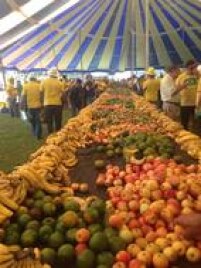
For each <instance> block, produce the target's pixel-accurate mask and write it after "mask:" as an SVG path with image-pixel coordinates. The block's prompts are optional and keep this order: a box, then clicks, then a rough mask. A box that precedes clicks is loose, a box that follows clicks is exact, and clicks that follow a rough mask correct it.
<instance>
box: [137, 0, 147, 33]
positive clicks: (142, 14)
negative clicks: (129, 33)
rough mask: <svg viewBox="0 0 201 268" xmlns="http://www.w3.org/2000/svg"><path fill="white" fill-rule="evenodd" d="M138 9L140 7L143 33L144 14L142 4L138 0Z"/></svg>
mask: <svg viewBox="0 0 201 268" xmlns="http://www.w3.org/2000/svg"><path fill="white" fill-rule="evenodd" d="M139 7H140V15H141V21H142V27H143V30H144V31H145V23H146V17H145V12H144V9H143V4H142V1H141V0H139Z"/></svg>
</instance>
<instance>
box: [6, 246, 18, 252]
mask: <svg viewBox="0 0 201 268" xmlns="http://www.w3.org/2000/svg"><path fill="white" fill-rule="evenodd" d="M7 248H8V251H9V252H11V253H16V252H19V251H20V250H21V247H20V246H18V245H12V246H7Z"/></svg>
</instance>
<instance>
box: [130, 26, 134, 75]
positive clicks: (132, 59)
mask: <svg viewBox="0 0 201 268" xmlns="http://www.w3.org/2000/svg"><path fill="white" fill-rule="evenodd" d="M130 34H131V75H133V74H134V51H133V50H134V44H133V43H134V42H133V33H132V31H131V33H130Z"/></svg>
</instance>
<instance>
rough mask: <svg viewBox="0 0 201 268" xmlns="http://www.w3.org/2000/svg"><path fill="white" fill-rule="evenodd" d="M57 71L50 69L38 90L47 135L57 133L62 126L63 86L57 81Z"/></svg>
mask: <svg viewBox="0 0 201 268" xmlns="http://www.w3.org/2000/svg"><path fill="white" fill-rule="evenodd" d="M58 75H59V74H58V71H57V69H56V68H52V69H51V70H49V72H48V76H49V77H48V78H46V79H45V80H43V81H42V82H41V86H40V90H41V93H42V99H43V104H44V110H45V119H46V122H47V129H48V133H49V134H51V133H52V132H54V131H58V130H60V129H61V126H62V96H63V91H64V86H63V83H62V82H61V81H59V79H58Z"/></svg>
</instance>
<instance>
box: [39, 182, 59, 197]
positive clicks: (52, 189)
mask: <svg viewBox="0 0 201 268" xmlns="http://www.w3.org/2000/svg"><path fill="white" fill-rule="evenodd" d="M41 185H42V189H44V190H45V191H47V192H48V193H50V194H58V193H59V192H60V187H59V186H57V185H55V184H51V183H48V182H47V181H45V180H41Z"/></svg>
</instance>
